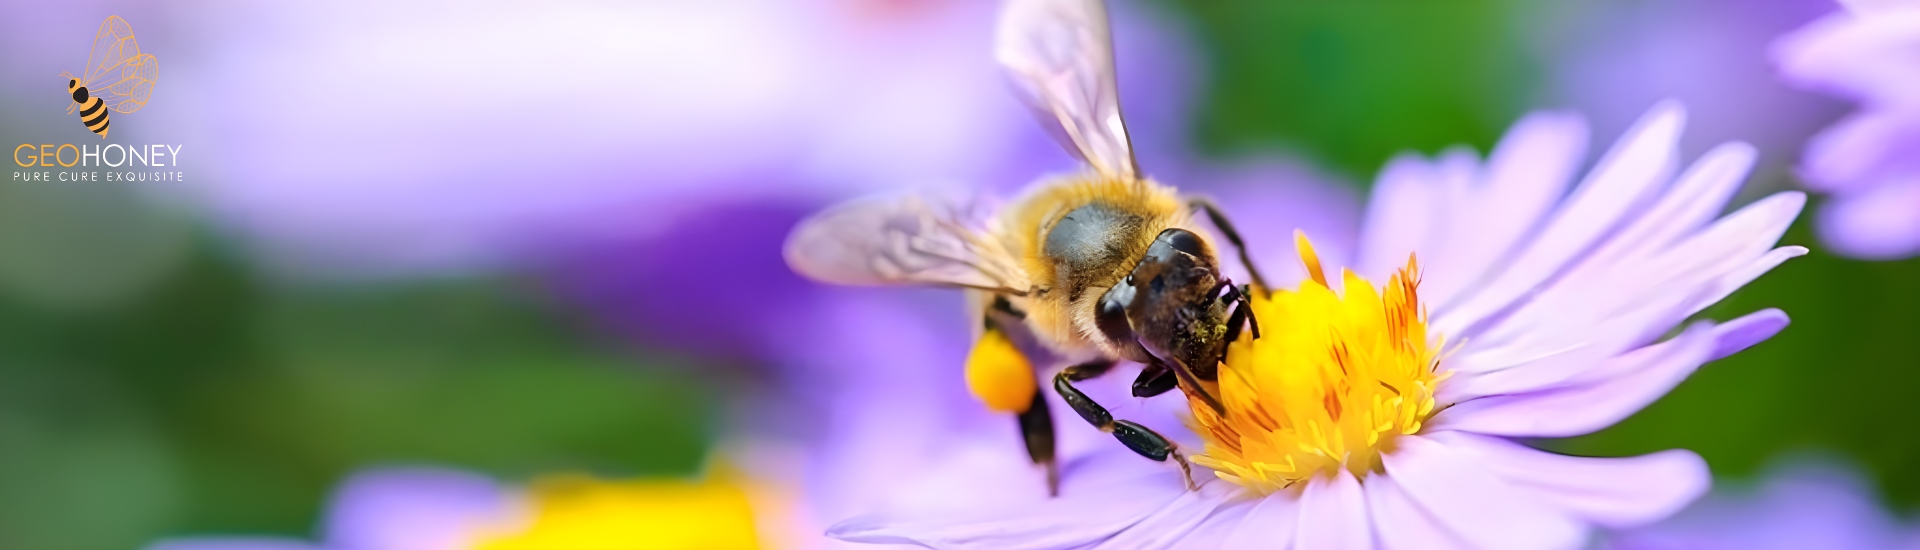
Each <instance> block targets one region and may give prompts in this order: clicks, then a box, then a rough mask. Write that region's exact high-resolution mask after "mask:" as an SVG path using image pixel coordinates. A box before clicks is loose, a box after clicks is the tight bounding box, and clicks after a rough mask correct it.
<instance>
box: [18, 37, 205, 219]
mask: <svg viewBox="0 0 1920 550" xmlns="http://www.w3.org/2000/svg"><path fill="white" fill-rule="evenodd" d="M60 77H61V78H64V79H66V81H67V94H68V96H69V97H70V98H71V99H72V101H71V102H69V103H67V112H68V113H69V114H78V115H79V116H80V124H81V125H83V126H85V127H86V129H87V131H89V132H93V133H96V134H100V139H106V138H107V132H109V131H111V130H112V122H113V121H112V119H111V118H110V117H109V116H108V113H109V112H113V113H120V114H123V115H124V114H129V113H132V112H134V111H138V110H140V108H141V107H145V106H147V100H148V99H151V98H153V85H154V82H155V81H157V80H158V79H159V77H160V64H159V63H158V62H156V61H155V60H154V57H153V54H150V53H144V52H141V51H140V42H139V41H137V40H135V39H134V37H133V25H129V24H127V20H125V19H121V18H120V16H118V15H113V16H108V17H107V20H106V21H103V22H101V23H100V30H99V31H98V32H95V33H94V34H93V49H92V50H91V51H89V52H87V67H86V71H85V73H84V74H82V75H80V76H78V77H76V76H73V73H70V72H62V73H60ZM179 156H180V146H179V145H157V144H156V145H121V144H118V143H110V144H107V145H105V146H100V145H75V144H72V143H62V144H59V145H54V144H51V143H47V144H41V145H34V144H32V143H22V144H20V146H19V147H15V148H13V162H14V164H17V165H19V166H20V167H21V168H54V167H59V168H74V167H82V168H122V167H124V168H126V169H128V170H129V171H111V170H109V171H101V170H88V171H73V170H68V171H60V172H58V173H55V172H53V171H47V170H41V171H17V172H14V173H13V178H12V180H13V181H55V180H58V181H99V180H103V179H104V180H106V181H181V180H182V179H184V177H185V174H183V173H181V172H178V171H138V172H136V171H130V170H131V169H133V168H135V167H146V168H161V167H168V166H179ZM103 176H104V177H103Z"/></svg>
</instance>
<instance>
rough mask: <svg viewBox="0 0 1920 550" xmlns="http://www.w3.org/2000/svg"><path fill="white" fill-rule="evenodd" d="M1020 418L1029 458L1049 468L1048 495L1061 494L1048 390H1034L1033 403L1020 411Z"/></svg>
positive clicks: (1022, 438) (1021, 435) (1021, 432)
mask: <svg viewBox="0 0 1920 550" xmlns="http://www.w3.org/2000/svg"><path fill="white" fill-rule="evenodd" d="M1019 419H1020V439H1021V440H1022V441H1025V442H1026V444H1027V458H1031V459H1033V463H1034V464H1039V465H1041V466H1045V467H1046V468H1047V496H1060V466H1059V465H1058V464H1057V463H1056V462H1055V461H1054V456H1053V414H1052V413H1049V412H1048V411H1047V394H1046V392H1033V404H1032V405H1030V406H1028V407H1027V410H1026V411H1025V412H1022V413H1020V415H1019Z"/></svg>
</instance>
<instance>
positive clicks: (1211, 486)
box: [1094, 480, 1245, 550]
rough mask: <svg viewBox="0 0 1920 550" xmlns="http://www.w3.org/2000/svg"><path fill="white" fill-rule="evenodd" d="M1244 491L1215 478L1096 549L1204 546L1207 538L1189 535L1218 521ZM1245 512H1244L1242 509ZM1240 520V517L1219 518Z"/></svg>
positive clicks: (1125, 549)
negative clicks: (1218, 515) (1205, 524)
mask: <svg viewBox="0 0 1920 550" xmlns="http://www.w3.org/2000/svg"><path fill="white" fill-rule="evenodd" d="M1244 495H1245V490H1244V489H1242V488H1240V486H1238V485H1234V484H1232V483H1227V482H1224V481H1219V480H1214V481H1212V482H1209V483H1207V484H1205V485H1201V486H1200V489H1199V490H1197V491H1188V492H1186V494H1182V495H1180V498H1177V499H1174V501H1173V502H1172V503H1169V504H1167V506H1166V507H1164V508H1161V509H1160V511H1158V512H1154V513H1153V515H1151V516H1147V518H1146V519H1143V520H1140V522H1139V523H1135V524H1133V526H1132V527H1128V528H1127V530H1126V531H1121V532H1120V534H1118V535H1115V536H1114V537H1113V538H1110V539H1107V540H1106V541H1104V542H1101V543H1100V544H1099V545H1098V546H1095V547H1094V548H1096V549H1111V550H1148V549H1152V548H1175V547H1177V546H1181V545H1187V547H1192V546H1205V545H1209V542H1208V541H1207V539H1197V538H1190V537H1189V534H1190V533H1192V532H1194V531H1195V530H1196V529H1199V528H1200V526H1201V524H1202V523H1211V522H1214V521H1219V520H1217V519H1216V518H1215V517H1214V515H1215V512H1216V511H1218V510H1220V509H1221V508H1223V507H1225V506H1226V505H1227V504H1229V503H1230V501H1232V500H1233V499H1234V498H1235V497H1238V496H1244ZM1242 513H1243V514H1244V513H1245V512H1242ZM1220 519H1237V518H1220Z"/></svg>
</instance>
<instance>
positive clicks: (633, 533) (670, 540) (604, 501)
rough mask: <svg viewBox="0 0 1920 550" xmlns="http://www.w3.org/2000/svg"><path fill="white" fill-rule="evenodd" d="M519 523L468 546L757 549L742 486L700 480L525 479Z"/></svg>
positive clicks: (505, 549) (487, 549) (490, 549)
mask: <svg viewBox="0 0 1920 550" xmlns="http://www.w3.org/2000/svg"><path fill="white" fill-rule="evenodd" d="M527 500H528V504H529V506H530V507H531V508H532V510H530V513H529V516H528V517H527V518H526V520H525V521H526V523H525V524H523V525H519V526H516V527H514V528H511V529H502V530H498V531H494V532H491V533H487V534H485V535H484V536H482V537H481V538H480V542H479V544H476V545H475V546H474V548H475V550H639V549H664V550H694V549H698V550H734V549H740V550H751V549H756V548H760V546H761V541H760V538H759V535H758V530H757V529H756V528H755V527H756V525H755V522H754V516H753V507H752V505H751V503H750V498H749V495H748V492H747V490H746V488H745V487H744V486H743V485H742V484H740V483H737V482H734V481H731V480H728V479H725V478H720V479H714V480H707V481H686V480H671V479H645V480H632V481H604V480H598V479H594V478H590V477H585V476H555V477H550V478H546V479H543V480H539V481H536V482H535V483H534V484H533V487H532V490H531V494H530V495H529V498H528V499H527Z"/></svg>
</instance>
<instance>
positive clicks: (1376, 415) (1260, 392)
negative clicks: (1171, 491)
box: [1190, 234, 1447, 494]
mask: <svg viewBox="0 0 1920 550" xmlns="http://www.w3.org/2000/svg"><path fill="white" fill-rule="evenodd" d="M1295 240H1296V242H1297V243H1298V245H1299V247H1300V256H1301V259H1302V260H1303V261H1305V263H1306V264H1307V271H1308V273H1309V274H1310V275H1311V279H1310V280H1308V281H1304V282H1302V283H1301V284H1300V287H1299V288H1298V289H1295V290H1279V291H1275V292H1273V293H1271V294H1268V295H1262V294H1264V293H1261V292H1257V291H1256V292H1254V294H1255V296H1253V298H1252V311H1251V313H1252V315H1253V317H1254V318H1255V320H1257V321H1259V324H1260V330H1261V337H1260V338H1259V339H1258V340H1255V339H1253V337H1252V334H1251V332H1252V331H1244V332H1242V333H1241V336H1240V339H1239V340H1237V341H1235V342H1233V343H1232V344H1229V348H1228V350H1227V360H1226V362H1225V363H1224V364H1223V365H1222V366H1221V369H1220V377H1219V378H1220V388H1219V397H1220V402H1221V404H1222V405H1223V406H1224V408H1225V413H1224V414H1220V413H1216V412H1215V411H1214V410H1213V408H1212V407H1209V406H1207V405H1205V404H1203V403H1201V402H1199V401H1190V408H1191V409H1192V411H1193V419H1192V424H1193V425H1194V431H1196V432H1198V433H1199V434H1200V435H1201V437H1202V438H1203V439H1205V440H1206V448H1205V450H1204V452H1203V453H1202V454H1200V455H1199V456H1195V457H1194V458H1193V462H1194V463H1195V464H1200V465H1204V466H1206V467H1208V468H1212V469H1213V470H1214V472H1215V475H1217V476H1219V477H1220V478H1221V479H1225V480H1227V481H1230V482H1233V483H1235V484H1238V485H1241V486H1243V487H1247V488H1249V489H1253V490H1255V491H1259V492H1260V493H1261V494H1269V493H1273V492H1274V491H1278V490H1281V489H1283V488H1285V487H1288V486H1290V485H1292V484H1294V483H1295V482H1298V481H1300V480H1303V479H1306V478H1308V477H1310V476H1313V475H1315V474H1330V473H1333V472H1337V471H1338V469H1339V468H1345V469H1347V471H1350V472H1353V474H1354V475H1355V476H1359V477H1364V476H1366V474H1367V473H1368V472H1370V471H1373V469H1374V468H1375V467H1376V466H1377V465H1378V463H1379V456H1380V453H1381V452H1382V451H1383V450H1387V449H1389V448H1390V447H1391V445H1392V444H1393V439H1394V437H1396V436H1399V435H1402V434H1413V433H1416V432H1419V431H1420V425H1421V423H1422V422H1424V421H1425V420H1426V419H1427V417H1429V416H1431V415H1432V413H1433V408H1434V399H1433V395H1434V389H1435V388H1436V386H1437V385H1438V384H1439V383H1440V382H1441V381H1442V380H1444V379H1445V378H1446V377H1447V375H1446V374H1442V373H1437V372H1435V371H1436V370H1437V369H1436V367H1437V366H1438V363H1439V354H1438V350H1439V349H1440V348H1441V346H1442V344H1441V341H1440V340H1441V339H1440V338H1439V337H1437V336H1429V335H1428V334H1427V316H1426V311H1425V308H1424V307H1423V306H1422V305H1421V303H1420V297H1419V294H1418V293H1417V292H1416V290H1415V287H1417V286H1418V285H1419V275H1418V267H1417V266H1416V265H1415V262H1414V260H1413V258H1408V259H1407V266H1406V267H1405V268H1403V269H1401V270H1400V271H1399V273H1398V274H1395V275H1394V276H1393V277H1392V278H1390V279H1389V280H1388V281H1387V284H1386V285H1385V286H1382V287H1380V288H1378V289H1377V290H1376V289H1375V287H1374V285H1373V283H1371V282H1368V281H1367V280H1366V279H1363V278H1361V277H1360V276H1358V275H1355V274H1353V272H1351V271H1344V272H1343V281H1342V287H1343V288H1342V291H1340V292H1336V291H1334V290H1333V289H1331V288H1329V287H1328V284H1327V278H1326V275H1325V274H1324V273H1323V272H1321V270H1320V262H1319V258H1318V257H1317V256H1316V255H1315V254H1314V252H1313V246H1312V245H1311V244H1310V243H1308V242H1307V239H1306V236H1305V235H1301V234H1296V235H1295Z"/></svg>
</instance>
